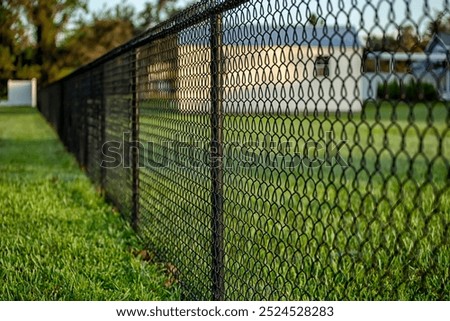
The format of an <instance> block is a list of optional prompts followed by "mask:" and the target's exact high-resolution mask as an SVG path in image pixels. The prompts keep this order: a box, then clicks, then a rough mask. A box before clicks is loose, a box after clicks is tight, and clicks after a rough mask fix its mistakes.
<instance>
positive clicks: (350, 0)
mask: <svg viewBox="0 0 450 321" xmlns="http://www.w3.org/2000/svg"><path fill="white" fill-rule="evenodd" d="M192 1H193V0H192ZM192 1H190V2H192ZM121 2H123V0H108V1H107V0H89V8H90V9H91V11H97V10H100V9H101V8H102V7H103V6H104V5H105V4H107V6H109V7H112V6H114V5H116V4H118V3H121ZM127 2H128V3H129V4H132V5H133V6H134V7H135V8H136V10H137V11H140V10H142V8H143V7H144V2H145V0H128V1H127ZM250 2H253V3H259V2H263V3H266V5H267V4H268V3H271V4H272V7H273V8H275V7H278V9H273V11H272V12H271V13H270V14H272V15H274V16H275V19H280V15H281V16H284V17H287V15H289V14H290V15H291V16H295V14H294V12H295V11H297V12H298V13H300V15H297V17H299V16H301V17H305V12H306V10H308V9H310V10H311V12H316V13H319V12H320V11H322V12H323V13H324V14H325V15H326V17H327V19H326V21H327V24H329V25H333V24H335V23H336V21H337V23H338V24H340V25H346V24H347V23H350V24H351V25H352V26H354V27H355V28H356V29H357V30H361V29H364V30H366V31H370V32H371V33H373V34H382V33H383V32H385V31H388V32H394V31H395V30H396V28H397V26H401V25H404V24H407V23H409V24H411V23H413V24H416V25H417V26H418V27H419V30H420V31H421V32H423V31H424V30H425V28H426V25H427V22H428V21H429V18H430V17H432V16H434V14H435V12H436V11H441V10H443V9H444V8H446V9H447V10H448V9H449V0H253V1H250ZM179 3H180V4H181V5H182V4H183V0H179ZM184 3H185V2H184ZM277 4H278V6H277ZM288 7H290V8H288ZM279 8H281V9H279ZM407 8H409V11H408V10H407ZM277 10H278V12H276V11H277ZM268 14H269V12H267V11H266V16H267V15H268ZM277 14H278V16H277ZM302 19H303V18H302ZM391 21H393V22H394V23H391ZM363 33H364V32H363Z"/></svg>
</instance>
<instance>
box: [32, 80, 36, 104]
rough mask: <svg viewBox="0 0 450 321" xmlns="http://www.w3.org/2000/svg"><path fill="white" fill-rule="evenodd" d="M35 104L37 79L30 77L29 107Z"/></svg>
mask: <svg viewBox="0 0 450 321" xmlns="http://www.w3.org/2000/svg"><path fill="white" fill-rule="evenodd" d="M36 106H37V80H36V78H33V79H31V107H36Z"/></svg>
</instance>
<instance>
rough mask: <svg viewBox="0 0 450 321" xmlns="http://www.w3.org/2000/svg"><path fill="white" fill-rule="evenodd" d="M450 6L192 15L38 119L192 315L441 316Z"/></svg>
mask: <svg viewBox="0 0 450 321" xmlns="http://www.w3.org/2000/svg"><path fill="white" fill-rule="evenodd" d="M448 8H449V6H448V2H447V1H442V2H439V1H411V2H410V1H395V0H388V1H370V2H369V1H350V0H349V1H341V0H334V1H333V0H330V1H301V0H283V1H272V0H255V1H238V0H235V1H220V0H215V1H202V2H200V3H198V4H196V5H194V6H192V7H191V8H189V9H187V10H185V11H184V12H182V13H181V14H180V15H178V16H176V17H175V18H174V19H172V20H170V21H168V22H165V23H163V24H161V25H159V26H158V27H156V28H154V29H151V30H149V31H148V32H146V33H144V34H142V35H141V36H139V37H137V38H136V39H134V40H132V41H131V42H129V43H127V44H125V45H123V46H121V47H119V48H117V49H116V50H113V51H112V52H110V53H108V54H107V55H105V56H103V57H101V58H100V59H98V60H96V61H94V62H93V63H91V64H89V65H87V66H84V67H83V68H81V69H79V70H78V71H76V72H75V73H73V74H72V75H69V76H68V77H66V78H64V79H62V80H60V81H58V82H56V83H53V84H51V85H49V86H47V87H46V88H43V89H42V90H41V91H40V97H39V102H40V105H39V106H40V110H41V111H42V113H43V114H44V115H45V116H46V118H47V119H48V120H49V121H50V122H51V123H52V124H53V125H54V127H55V128H56V130H57V131H58V133H59V135H60V137H61V139H62V141H63V142H64V144H65V145H66V146H67V147H68V149H69V150H70V151H71V152H73V153H74V154H75V155H76V157H77V159H78V161H79V162H80V164H81V165H82V166H84V167H85V168H86V171H87V173H88V174H89V176H90V177H91V178H92V180H93V181H94V182H95V183H97V184H99V185H100V186H101V187H102V188H103V189H104V191H105V193H106V195H107V197H108V199H110V201H111V202H113V203H114V204H115V205H116V206H117V208H118V209H119V210H120V211H121V212H122V213H123V215H124V216H125V217H126V218H127V219H128V220H130V222H131V223H132V224H133V225H134V226H135V228H136V230H137V231H138V233H139V235H140V236H141V237H142V239H143V240H144V241H145V242H146V244H148V248H149V249H150V250H152V251H154V252H155V253H156V254H157V255H158V256H159V257H160V259H162V260H164V261H165V262H170V267H171V272H172V273H173V274H174V275H175V276H176V279H177V282H179V284H181V286H182V288H183V289H184V291H183V293H184V295H185V298H187V299H206V300H209V299H226V300H325V299H327V300H345V299H352V300H359V299H367V300H372V299H382V300H396V299H402V300H403V299H415V300H417V299H432V300H433V299H440V300H448V299H450V275H449V273H450V272H449V271H450V241H449V240H450V239H449V223H450V190H449V185H450V184H449V178H450V174H449V160H450V132H449V122H450V104H449V99H450V70H449V57H450V54H449V52H450V51H449V50H450V35H449V34H446V33H445V32H444V31H445V30H441V29H442V28H443V29H445V28H446V27H448V26H446V24H445V21H446V20H442V21H444V23H442V24H441V25H440V27H439V23H438V22H439V21H438V22H436V21H435V23H434V24H433V23H431V22H432V21H433V19H434V20H436V19H435V17H436V15H435V13H436V12H443V14H442V15H441V16H442V17H446V16H445V14H447V13H448ZM442 19H444V18H442ZM449 21H450V20H449ZM433 25H434V26H438V27H436V29H435V30H434V31H435V32H436V33H435V34H433V33H432V32H433V30H428V29H429V28H428V27H429V26H433ZM408 26H409V27H408ZM439 28H441V29H439ZM408 30H409V31H408ZM447 31H450V30H447Z"/></svg>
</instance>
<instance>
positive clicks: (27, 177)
mask: <svg viewBox="0 0 450 321" xmlns="http://www.w3.org/2000/svg"><path fill="white" fill-rule="evenodd" d="M140 246H141V245H140V242H139V241H138V240H137V238H136V236H135V235H134V232H133V231H132V230H131V228H130V227H129V226H128V225H127V224H126V223H125V222H124V220H123V219H122V218H121V217H120V215H119V214H118V213H117V212H115V211H114V209H113V208H111V206H109V205H107V204H106V203H105V202H104V200H103V199H102V198H101V197H100V196H99V195H98V194H97V193H96V191H95V189H94V188H93V187H92V185H91V183H90V181H89V180H88V179H87V177H86V176H85V175H84V173H82V171H81V170H80V169H79V168H78V166H77V164H76V162H75V159H74V158H73V157H72V156H71V155H69V154H68V153H67V152H66V151H65V149H64V147H63V146H62V144H61V143H60V142H59V141H58V139H57V137H56V135H55V133H54V131H53V130H52V129H51V128H50V127H49V126H48V125H47V124H46V122H45V121H44V119H43V118H42V117H41V116H40V115H39V113H38V112H37V111H36V110H35V109H31V108H26V107H23V108H0V280H1V285H0V300H171V299H179V291H178V289H177V287H176V286H171V287H166V286H165V282H166V281H167V276H166V275H165V273H164V268H163V266H162V265H161V264H149V263H147V262H144V261H143V260H141V259H140V258H139V257H135V256H134V255H133V254H132V252H133V251H134V250H136V249H139V248H140Z"/></svg>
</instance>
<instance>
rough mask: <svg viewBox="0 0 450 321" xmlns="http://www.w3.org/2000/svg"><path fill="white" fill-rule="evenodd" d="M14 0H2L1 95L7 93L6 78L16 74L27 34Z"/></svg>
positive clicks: (0, 19) (0, 33)
mask: <svg viewBox="0 0 450 321" xmlns="http://www.w3.org/2000/svg"><path fill="white" fill-rule="evenodd" d="M19 14H20V12H19V10H18V9H17V8H16V7H15V6H14V1H13V0H0V25H1V26H2V27H1V28H0V80H1V84H0V97H4V96H5V95H6V80H7V79H8V78H11V77H13V76H14V74H15V71H16V69H17V68H16V63H17V61H18V57H17V56H18V55H19V54H20V49H21V46H22V43H23V37H24V34H25V31H24V28H23V25H22V23H21V21H20V19H19Z"/></svg>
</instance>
